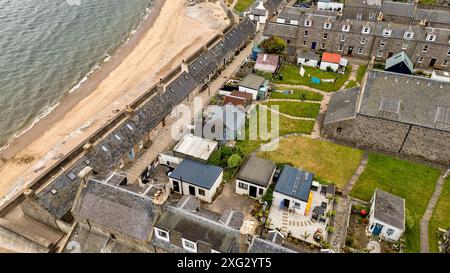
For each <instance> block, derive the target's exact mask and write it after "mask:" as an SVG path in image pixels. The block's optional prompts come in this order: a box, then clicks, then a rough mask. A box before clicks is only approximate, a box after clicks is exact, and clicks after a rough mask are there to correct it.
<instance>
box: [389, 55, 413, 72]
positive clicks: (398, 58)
mask: <svg viewBox="0 0 450 273" xmlns="http://www.w3.org/2000/svg"><path fill="white" fill-rule="evenodd" d="M401 62H403V63H404V64H405V65H406V67H408V69H409V70H410V71H411V73H414V65H413V63H412V62H411V60H410V59H409V58H408V55H406V53H405V52H404V51H400V52H399V53H397V54H395V55H393V56H392V57H390V58H388V59H387V60H386V65H385V69H386V70H387V69H389V68H391V67H393V66H395V65H397V64H399V63H401Z"/></svg>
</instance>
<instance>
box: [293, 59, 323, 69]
mask: <svg viewBox="0 0 450 273" xmlns="http://www.w3.org/2000/svg"><path fill="white" fill-rule="evenodd" d="M318 63H319V61H318V60H308V61H306V59H305V58H298V59H297V64H301V65H305V66H311V67H316V66H317V64H318Z"/></svg>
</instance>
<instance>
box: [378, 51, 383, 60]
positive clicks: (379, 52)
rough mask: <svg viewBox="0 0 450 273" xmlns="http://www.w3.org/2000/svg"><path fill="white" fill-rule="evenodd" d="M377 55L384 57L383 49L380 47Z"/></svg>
mask: <svg viewBox="0 0 450 273" xmlns="http://www.w3.org/2000/svg"><path fill="white" fill-rule="evenodd" d="M377 57H378V58H381V57H383V50H381V49H380V50H378V51H377Z"/></svg>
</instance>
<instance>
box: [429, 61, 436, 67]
mask: <svg viewBox="0 0 450 273" xmlns="http://www.w3.org/2000/svg"><path fill="white" fill-rule="evenodd" d="M435 64H436V59H431V61H430V67H434V65H435Z"/></svg>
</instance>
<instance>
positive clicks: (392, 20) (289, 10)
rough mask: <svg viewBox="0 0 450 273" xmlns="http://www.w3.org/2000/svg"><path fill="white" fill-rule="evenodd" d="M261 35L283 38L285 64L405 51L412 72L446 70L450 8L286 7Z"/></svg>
mask: <svg viewBox="0 0 450 273" xmlns="http://www.w3.org/2000/svg"><path fill="white" fill-rule="evenodd" d="M379 2H381V0H380V1H379ZM264 36H265V37H270V36H279V37H281V38H283V39H284V40H285V41H286V43H287V45H288V48H287V54H288V56H289V59H290V61H296V59H297V58H298V56H299V55H300V54H301V53H302V52H305V51H313V52H325V51H327V52H335V53H339V54H342V55H346V56H353V57H358V58H372V57H374V58H375V59H376V60H378V61H385V60H386V59H387V58H389V57H391V56H392V55H394V54H396V53H398V52H400V51H404V52H405V53H406V54H407V55H408V56H409V57H410V59H411V61H412V62H413V64H414V67H415V68H423V69H434V68H435V69H442V70H449V69H450V66H449V64H448V62H449V61H450V9H448V8H446V7H442V10H440V9H424V8H418V7H417V6H416V5H415V4H408V3H398V2H388V1H384V2H383V3H378V2H377V1H376V0H373V1H363V0H349V1H347V3H346V5H345V6H344V9H343V11H342V12H335V11H323V10H315V9H304V8H298V7H292V6H286V7H285V8H284V9H283V10H282V11H281V12H280V13H279V14H278V15H277V16H276V17H275V18H273V19H272V21H271V22H269V23H267V24H266V27H265V30H264Z"/></svg>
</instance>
